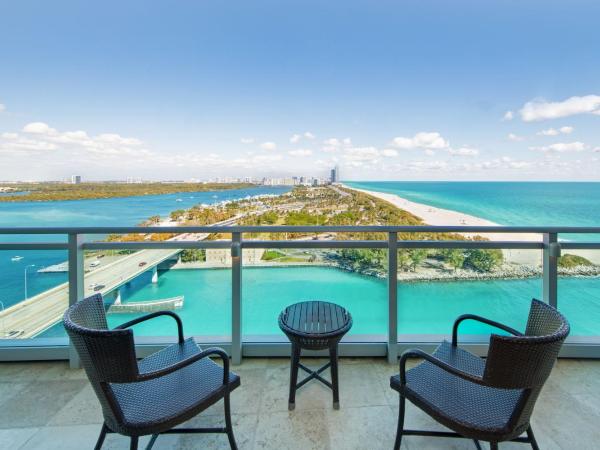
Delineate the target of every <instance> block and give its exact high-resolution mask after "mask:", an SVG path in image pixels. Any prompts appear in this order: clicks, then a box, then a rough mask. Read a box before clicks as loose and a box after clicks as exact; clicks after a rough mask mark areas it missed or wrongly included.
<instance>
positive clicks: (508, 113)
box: [502, 111, 515, 121]
mask: <svg viewBox="0 0 600 450" xmlns="http://www.w3.org/2000/svg"><path fill="white" fill-rule="evenodd" d="M514 117H515V115H514V113H513V112H512V111H506V112H505V113H504V116H503V117H502V120H504V121H508V120H513V118H514Z"/></svg>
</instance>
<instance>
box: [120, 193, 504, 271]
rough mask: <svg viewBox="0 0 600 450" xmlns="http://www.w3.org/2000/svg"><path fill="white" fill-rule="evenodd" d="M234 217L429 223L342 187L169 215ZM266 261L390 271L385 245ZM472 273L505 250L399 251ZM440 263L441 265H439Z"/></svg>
mask: <svg viewBox="0 0 600 450" xmlns="http://www.w3.org/2000/svg"><path fill="white" fill-rule="evenodd" d="M232 218H235V219H236V223H237V224H238V225H246V226H261V225H286V226H318V225H330V226H356V225H409V226H421V225H425V224H424V223H423V221H422V220H421V219H420V218H419V217H417V216H415V215H413V214H411V213H409V212H407V211H404V210H402V209H400V208H397V207H396V206H394V205H393V204H391V203H389V202H387V201H385V200H381V199H378V198H376V197H374V196H371V195H369V194H366V193H363V192H358V191H354V190H351V189H346V188H340V187H329V186H321V187H310V188H309V187H296V188H294V189H293V190H292V191H290V192H288V193H286V194H283V195H279V196H262V197H259V198H248V199H243V200H237V201H233V202H221V203H219V204H216V205H196V206H194V207H192V208H190V209H187V210H184V209H178V210H175V211H173V212H172V213H171V214H170V215H169V219H170V220H172V221H175V222H176V223H177V224H178V225H184V226H185V225H187V226H194V225H196V226H205V225H212V224H215V223H219V222H222V221H224V220H228V219H232ZM160 222H161V218H160V217H159V216H153V217H150V218H148V219H147V220H146V221H144V222H143V223H142V224H140V225H142V226H153V225H158V224H159V223H160ZM173 236H174V235H173V234H169V233H146V234H129V235H124V236H119V235H111V236H109V237H108V239H109V240H113V241H114V240H121V241H143V240H146V241H147V240H152V241H160V240H165V239H170V238H172V237H173ZM229 238H230V236H229V235H228V234H223V233H213V234H211V235H209V237H208V239H210V240H216V239H229ZM244 238H245V239H265V240H277V239H319V240H333V239H336V240H357V239H359V240H367V241H368V240H387V234H386V233H380V232H355V231H343V232H336V233H330V232H319V233H315V232H312V231H311V232H288V233H264V232H263V233H245V234H244ZM398 238H399V239H400V240H453V241H465V240H484V238H481V237H479V236H476V237H473V238H467V237H465V236H463V235H461V234H458V233H436V234H433V233H427V232H410V233H408V232H407V233H399V235H398ZM203 258H204V254H199V253H192V251H188V250H186V251H184V252H182V257H181V260H182V262H195V261H203V260H204V259H203ZM262 260H263V261H273V262H275V261H276V262H282V263H283V262H290V261H306V262H310V261H317V260H318V261H323V262H327V263H330V264H334V265H337V266H339V267H343V268H346V269H348V270H352V271H357V272H361V273H368V274H377V275H378V276H383V274H385V273H386V271H387V264H388V258H387V250H385V249H341V250H320V251H317V252H315V253H314V254H312V255H311V256H310V257H307V256H305V255H299V254H294V255H292V254H291V253H290V252H287V251H285V250H267V251H265V253H264V254H263V256H262ZM436 264H437V265H438V266H437V267H438V268H440V269H441V268H446V269H445V270H446V271H453V272H457V271H458V270H462V271H467V272H472V273H489V272H492V271H494V270H495V269H496V268H498V267H500V266H501V265H502V264H503V254H502V251H501V250H488V249H400V250H399V251H398V268H399V272H404V273H416V272H417V270H419V268H420V267H423V266H424V265H426V266H430V267H434V266H436ZM440 264H441V265H440Z"/></svg>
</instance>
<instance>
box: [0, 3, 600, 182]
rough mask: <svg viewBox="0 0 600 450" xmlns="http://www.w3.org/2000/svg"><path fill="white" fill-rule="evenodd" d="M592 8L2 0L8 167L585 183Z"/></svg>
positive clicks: (588, 174) (46, 172) (597, 154)
mask: <svg viewBox="0 0 600 450" xmlns="http://www.w3.org/2000/svg"><path fill="white" fill-rule="evenodd" d="M598 17H600V4H599V3H598V2H594V1H577V0H576V1H569V2H566V1H565V2H553V1H544V2H542V1H527V2H523V1H486V2H481V1H452V2H447V1H441V0H440V1H409V2H399V1H394V2H388V1H378V2H373V1H344V2H321V1H319V2H317V1H298V2H295V1H286V2H281V1H254V2H228V3H225V2H208V1H194V2H192V1H187V2H186V1H182V2H175V3H174V2H170V1H169V2H166V1H154V2H148V1H144V2H141V1H140V2H114V1H103V2H97V3H95V4H91V3H90V2H80V1H79V2H67V1H60V0H58V1H55V2H46V1H37V2H33V1H28V0H23V1H19V2H10V3H8V2H5V3H4V4H3V5H2V6H1V7H0V61H1V63H0V105H2V106H0V110H1V111H0V180H2V179H5V180H8V179H17V178H18V179H60V178H64V177H68V176H70V175H71V174H72V173H81V174H82V175H83V176H84V177H85V178H87V179H115V178H124V177H127V176H135V177H143V178H148V179H164V178H170V179H189V178H199V179H204V178H210V177H215V176H227V175H230V176H250V175H251V176H284V175H286V176H287V175H319V176H325V174H326V173H327V172H328V169H329V168H330V167H331V166H332V165H334V164H338V165H339V166H340V168H341V171H342V178H343V179H355V180H358V179H387V180H407V179H417V180H437V179H440V180H471V179H472V180H487V179H500V180H504V179H506V180H534V179H565V180H581V179H590V180H594V179H597V177H598V175H597V174H598V173H599V172H600V171H599V169H600V162H599V159H600V132H598V129H600V127H599V124H600V113H599V111H600V58H598V54H599V50H600V38H599V37H598V33H597V20H598ZM508 111H511V112H512V114H508V115H507V112H508ZM511 115H512V119H510V120H508V118H509V117H510V116H511ZM295 135H298V137H296V136H295Z"/></svg>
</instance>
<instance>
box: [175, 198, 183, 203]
mask: <svg viewBox="0 0 600 450" xmlns="http://www.w3.org/2000/svg"><path fill="white" fill-rule="evenodd" d="M175 201H176V202H182V201H183V200H182V199H180V198H178V199H177V200H175Z"/></svg>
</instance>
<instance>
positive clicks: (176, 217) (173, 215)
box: [169, 209, 185, 221]
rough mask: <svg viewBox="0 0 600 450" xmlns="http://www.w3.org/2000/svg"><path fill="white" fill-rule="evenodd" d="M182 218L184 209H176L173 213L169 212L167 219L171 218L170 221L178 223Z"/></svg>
mask: <svg viewBox="0 0 600 450" xmlns="http://www.w3.org/2000/svg"><path fill="white" fill-rule="evenodd" d="M184 216H185V209H176V210H175V211H171V214H169V217H170V218H171V220H174V221H178V220H179V219H181V218H182V217H184Z"/></svg>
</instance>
